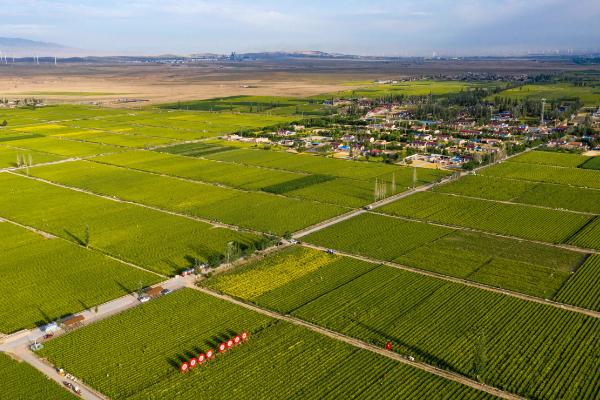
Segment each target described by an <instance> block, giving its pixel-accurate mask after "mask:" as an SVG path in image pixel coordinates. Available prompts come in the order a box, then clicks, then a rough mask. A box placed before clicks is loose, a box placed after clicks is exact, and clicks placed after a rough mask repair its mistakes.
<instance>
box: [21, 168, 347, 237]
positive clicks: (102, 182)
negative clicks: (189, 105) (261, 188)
mask: <svg viewBox="0 0 600 400" xmlns="http://www.w3.org/2000/svg"><path fill="white" fill-rule="evenodd" d="M29 174H30V175H32V176H36V177H40V178H43V179H47V180H50V181H53V182H59V183H61V184H66V185H68V186H72V187H78V188H83V189H86V190H89V191H92V192H94V193H101V194H105V195H110V196H116V197H118V198H121V199H124V200H130V201H135V202H137V203H142V204H147V205H152V206H156V207H160V208H162V209H168V210H172V211H178V212H182V213H185V214H189V215H193V216H198V217H203V218H208V219H210V220H215V221H219V222H224V223H228V224H233V225H237V226H242V227H245V228H251V229H254V230H258V231H262V232H268V233H275V234H280V235H283V234H284V233H285V232H294V231H297V230H300V229H302V228H305V227H307V226H310V225H313V224H315V223H317V222H319V221H321V220H325V219H328V218H331V217H333V216H335V215H338V214H341V213H343V211H344V209H342V208H340V207H336V206H332V205H328V204H319V203H316V202H310V201H306V200H299V199H289V198H286V197H283V196H275V195H271V194H266V193H258V192H245V191H240V190H235V189H230V188H223V187H219V186H215V185H209V184H199V183H196V182H187V181H182V180H180V179H175V178H171V177H164V176H158V175H154V174H149V173H146V172H139V171H135V170H129V169H125V168H120V167H114V166H110V165H106V164H98V163H91V162H88V161H76V162H71V163H64V164H56V165H50V166H46V167H40V168H31V169H29Z"/></svg>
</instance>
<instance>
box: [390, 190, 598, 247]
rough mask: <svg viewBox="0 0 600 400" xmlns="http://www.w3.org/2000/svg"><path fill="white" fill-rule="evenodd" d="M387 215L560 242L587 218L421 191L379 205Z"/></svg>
mask: <svg viewBox="0 0 600 400" xmlns="http://www.w3.org/2000/svg"><path fill="white" fill-rule="evenodd" d="M381 211H382V212H384V213H387V214H390V215H398V216H403V217H411V218H417V219H420V220H427V221H435V222H440V223H444V224H451V225H457V226H464V227H467V228H473V229H479V230H484V231H488V232H495V233H500V234H505V235H511V236H516V237H521V238H524V239H533V240H540V241H545V242H553V243H561V242H563V241H565V240H567V239H568V238H570V237H571V236H572V235H573V234H574V233H576V232H577V231H578V230H579V229H580V228H581V227H583V226H584V225H585V224H586V223H587V222H588V221H590V219H591V217H590V216H587V215H582V214H575V213H571V212H567V211H555V210H547V209H542V208H535V207H528V206H525V205H517V204H503V203H497V202H493V201H488V200H478V199H471V198H466V197H459V196H452V195H446V194H441V193H432V192H421V193H417V194H415V195H413V196H410V197H407V198H404V199H401V200H398V201H396V202H394V203H391V204H388V205H386V206H384V207H382V208H381Z"/></svg>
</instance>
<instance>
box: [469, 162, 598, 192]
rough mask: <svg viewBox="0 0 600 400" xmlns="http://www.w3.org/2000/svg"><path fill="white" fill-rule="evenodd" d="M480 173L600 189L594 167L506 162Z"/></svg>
mask: <svg viewBox="0 0 600 400" xmlns="http://www.w3.org/2000/svg"><path fill="white" fill-rule="evenodd" d="M479 173H480V174H481V175H485V176H495V177H500V178H508V179H517V180H525V181H532V182H544V183H556V184H560V185H570V186H579V187H584V188H586V187H587V188H593V189H600V172H599V171H597V170H593V169H583V168H564V167H556V166H550V165H534V164H525V163H516V162H504V163H502V164H499V165H494V166H493V167H489V168H485V169H483V170H481V171H479Z"/></svg>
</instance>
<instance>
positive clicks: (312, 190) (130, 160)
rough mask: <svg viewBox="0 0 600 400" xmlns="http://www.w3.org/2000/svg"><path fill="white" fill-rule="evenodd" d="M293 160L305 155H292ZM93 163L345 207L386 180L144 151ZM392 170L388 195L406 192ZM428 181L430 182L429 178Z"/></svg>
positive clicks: (402, 173) (367, 198)
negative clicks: (394, 183) (338, 175)
mask: <svg viewBox="0 0 600 400" xmlns="http://www.w3.org/2000/svg"><path fill="white" fill-rule="evenodd" d="M167 149H169V147H167V148H164V149H161V151H163V150H167ZM265 153H267V154H265V156H267V157H269V154H268V153H269V152H266V151H265ZM203 154H205V153H203ZM210 154H212V152H211V153H210ZM292 157H302V156H299V155H296V156H294V155H292ZM292 159H293V158H292ZM93 161H98V162H102V163H107V164H112V165H119V166H124V167H128V168H133V169H138V170H141V171H149V172H156V173H161V174H167V175H172V176H179V177H183V178H189V179H193V180H197V181H202V182H214V183H221V184H224V185H227V186H232V187H238V188H240V189H247V190H260V191H264V192H269V193H275V194H280V195H284V196H286V197H295V198H301V199H306V200H314V201H318V202H322V203H330V204H334V205H340V206H345V207H361V206H364V205H365V204H368V203H371V202H373V192H374V187H375V179H381V180H384V179H385V178H386V177H385V176H384V177H383V178H365V179H352V178H340V177H337V176H334V175H321V174H318V173H308V172H304V171H297V172H293V171H289V170H285V169H279V168H276V169H273V168H269V167H261V166H255V165H249V164H243V163H237V162H231V161H217V160H210V159H205V158H193V157H182V156H176V155H171V154H162V153H154V152H142V151H138V152H127V153H120V154H114V155H108V156H102V157H97V158H94V159H93ZM332 161H333V160H332ZM363 164H366V163H363ZM365 168H368V167H367V166H366V167H365ZM392 171H393V172H391V175H392V176H393V177H394V178H391V177H390V176H389V175H390V174H388V176H387V179H390V180H391V179H398V183H397V184H396V185H395V190H393V189H394V188H393V187H392V183H391V182H388V185H387V186H388V193H387V195H392V194H396V193H399V192H401V191H403V190H404V187H402V186H400V183H401V182H400V179H401V177H403V178H402V179H404V180H405V184H407V183H406V180H407V179H408V177H407V176H406V175H407V172H408V171H406V169H404V168H398V167H395V169H392ZM396 172H398V173H397V176H398V178H396ZM384 174H385V173H384ZM427 179H429V175H428V178H427ZM421 183H422V182H421Z"/></svg>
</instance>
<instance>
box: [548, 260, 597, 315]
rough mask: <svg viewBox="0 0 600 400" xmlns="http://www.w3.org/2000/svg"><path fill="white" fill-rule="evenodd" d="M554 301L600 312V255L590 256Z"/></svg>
mask: <svg viewBox="0 0 600 400" xmlns="http://www.w3.org/2000/svg"><path fill="white" fill-rule="evenodd" d="M554 300H556V301H560V302H563V303H568V304H574V305H577V306H581V307H585V308H589V309H592V310H596V311H600V255H592V256H590V257H589V258H588V259H587V260H586V262H585V264H583V265H582V266H581V267H579V269H578V270H577V273H576V274H575V275H573V276H572V277H571V279H569V281H567V283H566V284H565V285H564V286H563V287H562V288H561V289H560V291H559V292H558V293H557V294H556V296H554Z"/></svg>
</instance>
